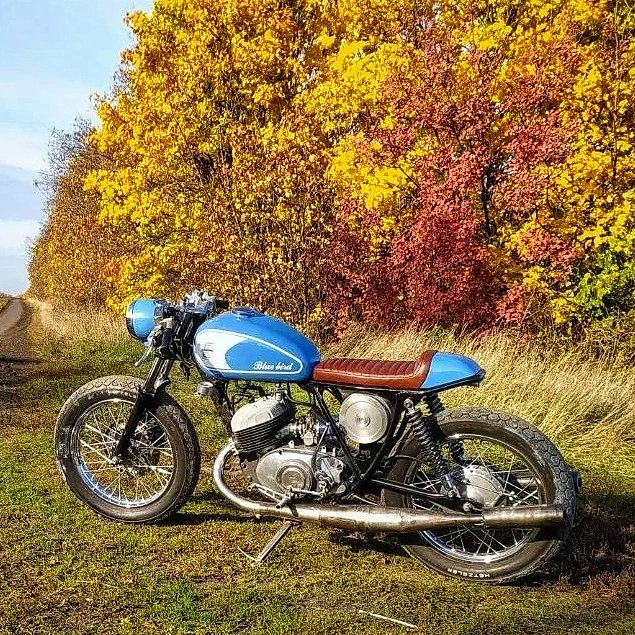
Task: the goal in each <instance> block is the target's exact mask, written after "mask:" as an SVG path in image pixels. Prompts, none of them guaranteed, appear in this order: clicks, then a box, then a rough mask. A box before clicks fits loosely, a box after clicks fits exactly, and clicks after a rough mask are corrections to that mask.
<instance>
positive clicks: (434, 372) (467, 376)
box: [421, 352, 485, 392]
mask: <svg viewBox="0 0 635 635" xmlns="http://www.w3.org/2000/svg"><path fill="white" fill-rule="evenodd" d="M483 377H485V370H483V369H482V368H481V367H480V366H479V365H478V364H477V363H476V362H475V361H474V360H473V359H471V358H470V357H466V356H465V355H459V354H458V353H442V352H439V353H437V354H436V355H435V356H434V358H433V360H432V362H431V363H430V369H429V371H428V374H427V376H426V379H425V381H424V382H423V385H422V386H421V388H422V390H425V391H429V392H440V391H442V390H448V389H449V388H456V387H458V386H469V385H477V384H479V383H480V382H481V381H482V380H483Z"/></svg>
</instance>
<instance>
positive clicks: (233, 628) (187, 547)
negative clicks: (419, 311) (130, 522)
mask: <svg viewBox="0 0 635 635" xmlns="http://www.w3.org/2000/svg"><path fill="white" fill-rule="evenodd" d="M360 342H361V341H357V342H351V343H349V344H344V345H343V347H344V348H346V347H347V346H348V350H349V352H350V351H355V350H358V351H359V350H361V349H360V347H361V348H362V349H363V346H366V350H368V342H366V344H363V343H360ZM395 342H396V340H395V341H393V349H392V350H393V352H394V354H395V355H397V356H399V355H400V354H401V353H400V349H398V347H397V345H396V343H395ZM410 345H412V343H411V344H410ZM36 346H37V347H38V348H39V351H40V352H41V354H42V355H44V356H46V357H47V358H48V359H49V361H48V362H47V363H45V364H43V365H41V366H39V367H38V369H37V370H36V371H35V373H34V374H33V375H32V376H31V378H30V379H29V380H28V381H27V382H26V383H25V384H24V385H23V386H22V388H21V390H20V394H19V395H15V394H12V395H11V397H10V399H9V398H5V400H4V402H2V404H1V407H2V409H3V412H2V413H0V414H2V415H3V416H2V418H1V419H0V422H1V423H0V426H2V430H0V432H2V439H3V440H2V443H1V444H0V633H29V634H30V633H77V634H79V633H82V634H83V633H139V632H148V633H245V634H254V635H255V634H265V633H267V634H277V633H280V634H282V633H316V634H317V633H323V634H327V633H333V634H340V633H341V634H347V633H351V634H352V633H356V634H358V633H365V634H366V633H368V634H374V633H376V634H380V633H382V634H383V633H403V632H411V631H407V629H404V628H403V627H400V626H396V625H391V624H388V623H385V622H379V621H376V620H374V619H372V618H370V617H368V616H365V615H362V614H360V613H359V612H358V611H359V610H360V609H362V610H365V611H371V612H375V613H380V614H383V615H386V616H390V617H394V618H397V619H402V620H405V621H408V622H413V623H415V624H417V625H419V627H420V631H421V632H424V633H434V634H435V635H449V634H458V633H461V634H484V635H485V634H488V635H490V634H493V635H502V634H510V635H511V634H518V635H521V634H542V633H545V634H546V633H562V634H565V633H581V634H589V635H591V634H596V633H607V634H608V633H610V634H611V635H620V634H624V635H626V634H627V633H628V634H631V633H633V632H635V510H634V505H633V503H634V501H635V488H634V487H633V481H632V479H630V478H628V476H629V474H628V472H629V470H628V469H627V466H626V465H625V464H624V463H623V461H624V460H625V457H626V458H627V457H628V454H627V453H626V450H624V448H621V446H620V445H619V444H618V445H615V442H614V441H613V440H611V444H613V445H612V446H611V447H614V448H617V449H618V450H620V452H618V459H619V460H618V461H617V462H616V463H614V464H612V465H611V466H610V469H607V467H606V466H607V465H609V463H610V461H609V458H610V457H604V458H603V459H602V460H597V461H596V462H594V463H593V464H592V465H591V466H590V468H589V469H586V470H585V478H586V483H585V485H586V494H585V498H584V511H583V516H582V519H581V523H580V525H579V526H578V528H577V529H576V532H575V535H574V537H573V540H572V542H571V544H570V545H569V547H568V548H567V549H566V550H565V552H564V553H563V555H562V556H561V557H560V558H559V559H558V560H557V561H555V562H554V563H553V564H552V565H551V566H550V568H549V570H548V571H546V572H545V573H544V574H541V575H540V576H537V577H535V578H533V579H532V580H529V581H527V584H526V585H525V586H512V587H486V586H481V585H478V584H476V583H470V582H460V581H453V580H449V579H446V578H443V577H441V576H439V575H437V574H435V573H433V572H431V571H428V570H427V569H425V568H423V567H421V566H420V565H418V564H417V563H415V562H414V561H412V560H410V559H409V558H407V557H406V556H405V555H403V553H402V552H401V551H400V550H399V549H398V548H397V547H396V546H395V545H393V544H391V543H385V542H381V541H379V540H370V539H367V538H365V537H364V536H360V535H352V536H351V535H348V534H345V533H343V532H338V531H330V530H327V529H320V528H316V527H310V526H306V527H303V528H300V529H294V530H293V531H292V532H291V533H290V534H289V536H288V537H287V538H286V540H285V541H284V542H283V544H282V545H281V547H280V548H279V549H278V550H277V551H276V552H274V554H273V555H272V557H271V558H270V560H269V561H268V562H267V563H265V564H264V565H262V566H261V567H257V568H253V567H251V566H250V565H249V563H248V561H247V560H246V559H245V558H244V557H243V556H242V555H241V554H240V553H239V551H238V547H241V548H242V549H244V550H245V551H247V552H249V553H255V552H257V551H258V550H259V549H260V548H261V547H262V546H263V545H264V543H265V542H266V541H267V540H268V539H269V537H270V535H271V534H272V533H273V531H275V529H276V528H277V523H275V522H265V521H255V520H253V519H250V518H248V517H246V516H244V515H242V514H240V513H239V512H237V511H236V510H234V509H233V508H231V507H230V506H229V505H228V504H226V503H225V502H224V501H223V500H222V499H221V498H220V497H219V495H218V494H217V493H216V491H215V489H214V487H213V485H212V483H211V475H210V473H211V462H212V460H213V456H214V454H215V452H216V450H217V449H218V448H219V447H220V445H221V443H222V441H223V437H224V434H223V431H222V428H221V425H220V424H219V423H218V422H217V421H215V419H214V417H213V416H212V415H211V410H210V408H209V404H207V403H206V402H205V401H204V400H200V399H198V398H196V397H194V396H193V392H194V385H195V384H194V382H191V383H190V384H189V385H188V384H186V383H185V382H184V380H182V379H178V380H176V381H175V384H174V385H173V387H172V388H171V390H172V392H173V393H174V394H175V396H176V397H177V398H178V399H179V400H180V401H181V402H182V403H183V405H184V406H185V408H186V409H187V410H188V412H189V413H190V415H191V417H192V419H193V421H194V422H195V425H196V427H197V431H198V433H199V435H200V438H201V444H202V446H203V449H204V462H203V471H202V474H201V479H200V482H199V485H198V488H197V491H196V493H195V495H194V497H193V499H192V500H191V501H190V502H189V503H188V504H187V505H186V506H185V507H184V508H183V510H182V511H181V512H180V513H179V514H178V515H177V516H176V517H175V518H174V520H173V521H172V522H170V523H169V524H166V525H161V526H148V527H131V526H125V525H117V524H113V523H109V522H106V521H105V520H103V519H101V518H99V517H97V516H96V515H94V514H92V513H91V512H90V511H88V510H87V509H85V508H84V507H83V506H82V505H81V504H80V503H79V502H78V501H77V500H76V499H75V498H74V497H73V496H72V495H71V494H70V493H69V492H68V490H67V489H66V488H65V486H64V485H63V483H62V481H61V479H60V477H59V476H58V474H57V471H56V468H55V464H54V459H53V447H52V430H53V425H54V422H55V417H56V413H57V411H58V410H59V408H60V407H61V405H62V403H63V402H64V400H65V399H66V398H67V397H68V395H69V394H70V393H71V392H72V390H74V389H75V388H77V387H79V386H80V385H81V384H83V383H84V382H86V381H88V380H89V379H92V378H94V377H97V376H99V375H104V374H114V373H124V374H140V373H142V372H143V369H141V370H139V369H135V368H134V367H133V365H132V362H133V361H134V360H135V359H136V357H137V356H138V355H139V354H140V352H141V351H140V347H137V346H135V345H134V344H132V343H131V342H129V341H128V340H125V339H120V340H119V341H114V342H113V341H103V340H102V341H98V340H91V339H87V338H83V339H76V340H69V339H65V340H58V339H55V338H44V337H40V338H39V340H38V342H36ZM355 346H356V347H357V349H355V348H354V347H355ZM500 346H501V345H500V344H499V347H500ZM383 350H384V352H385V350H386V349H385V348H384V349H383ZM406 353H407V351H404V352H403V354H404V355H405V354H406ZM477 357H478V355H477ZM52 360H54V361H52ZM489 362H490V363H491V364H493V370H494V374H495V373H496V372H497V371H496V369H497V368H498V366H496V364H495V363H494V362H495V360H494V359H493V358H492V359H490V360H489ZM500 363H501V364H502V363H503V361H502V357H501V361H500ZM606 372H608V371H606ZM174 375H175V377H176V375H177V373H176V372H175V373H174ZM611 377H613V379H614V376H613V375H611ZM613 379H612V381H613ZM516 380H517V378H515V379H514V380H513V381H511V378H508V382H511V383H509V385H508V387H507V388H505V387H504V382H503V380H502V378H501V379H500V385H501V388H500V390H503V393H504V394H502V395H500V396H499V400H500V401H504V402H505V403H506V404H507V405H508V406H510V408H511V409H512V410H517V409H518V408H519V406H518V404H519V403H520V398H519V397H518V396H517V395H516V393H517V392H518V390H519V389H520V387H519V385H518V383H517V381H516ZM492 381H494V380H492ZM496 381H499V380H496ZM563 382H564V383H566V382H565V381H564V379H563ZM492 390H493V389H492V388H491V387H490V388H488V387H487V386H486V387H485V389H484V391H483V392H482V393H480V394H481V399H483V400H484V401H483V402H482V403H486V402H487V403H490V402H492V401H496V400H495V397H494V395H493V392H492ZM459 396H460V397H464V398H465V399H468V398H469V400H470V401H471V402H473V403H476V402H478V399H479V392H478V391H472V392H470V393H465V394H463V395H459ZM514 399H515V400H516V401H514ZM629 399H632V396H629ZM505 400H507V401H505ZM532 403H533V402H532V400H531V399H529V404H530V406H531V404H532ZM550 403H552V402H551V401H549V399H547V405H546V406H545V408H546V409H547V410H546V413H545V414H544V415H543V418H542V420H541V421H539V423H544V422H545V421H547V423H548V422H550V421H552V420H555V419H554V418H555V416H556V415H555V413H551V412H550V408H551V407H552V406H550V405H549V404H550ZM564 403H565V402H563V401H562V400H561V405H562V404H564ZM494 405H500V404H499V403H498V402H496V404H494ZM531 407H533V406H531ZM562 407H564V406H562ZM567 407H570V408H572V407H573V405H571V404H570V405H569V406H567ZM598 408H600V409H601V412H600V413H599V414H597V415H594V416H593V417H591V418H590V419H589V421H591V420H592V421H595V422H596V423H594V424H593V425H597V422H598V421H600V422H601V421H604V418H605V414H606V413H605V412H604V410H605V406H604V405H603V404H598ZM571 412H574V411H571ZM602 413H604V414H602ZM549 417H551V418H549ZM631 423H633V422H632V421H631ZM564 434H565V432H564V431H561V437H560V440H561V441H562V440H563V438H562V435H564ZM580 439H582V437H580ZM564 441H566V439H564ZM580 443H581V442H580ZM601 444H602V440H601V439H600V438H598V439H597V443H596V445H597V447H601ZM564 446H565V450H566V452H567V454H568V458H569V459H570V460H572V461H573V462H574V463H575V464H576V467H585V466H584V465H582V464H581V463H580V461H581V460H582V459H583V458H584V457H585V456H587V455H588V452H587V450H586V449H585V448H587V445H585V444H582V445H580V444H579V443H578V441H576V442H575V443H574V442H571V443H569V444H567V443H564ZM631 467H632V466H631ZM622 472H624V474H625V477H624V478H623V479H621V478H620V474H621V473H622Z"/></svg>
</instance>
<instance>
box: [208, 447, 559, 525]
mask: <svg viewBox="0 0 635 635" xmlns="http://www.w3.org/2000/svg"><path fill="white" fill-rule="evenodd" d="M235 452H236V449H235V447H234V443H233V442H232V441H230V442H229V443H228V444H227V445H226V446H225V447H224V448H223V449H222V450H221V451H220V452H219V454H218V456H217V457H216V461H215V462H214V475H213V478H214V482H215V483H216V487H218V490H219V491H220V493H221V494H222V495H223V496H224V497H225V498H226V499H227V500H228V501H229V502H230V503H231V504H232V505H234V506H235V507H237V508H238V509H241V510H242V511H244V512H248V513H250V514H253V515H254V516H256V518H260V517H261V516H274V517H276V518H284V519H285V520H291V521H295V522H301V523H312V524H316V525H322V526H325V527H335V528H337V529H349V530H355V531H367V532H384V533H397V534H399V533H413V532H417V531H425V530H429V529H444V528H447V527H457V526H464V527H466V526H487V527H491V528H495V529H503V528H522V527H547V526H555V525H560V524H561V523H562V522H563V520H564V510H563V507H562V506H561V505H531V506H530V505H527V506H524V507H492V508H488V509H484V510H482V511H481V512H480V513H479V514H462V513H460V512H451V511H448V512H430V511H421V510H414V509H406V508H400V507H380V506H373V505H312V504H309V503H302V504H299V505H294V504H292V503H290V504H289V505H287V506H284V507H281V508H277V507H276V506H275V504H274V503H263V502H260V501H254V500H251V499H249V498H245V497H244V496H240V495H238V494H236V493H235V492H234V491H233V490H232V489H230V487H229V486H228V485H227V483H225V479H224V478H223V473H224V470H225V465H226V464H227V461H228V460H229V458H230V457H231V456H232V455H233V454H235Z"/></svg>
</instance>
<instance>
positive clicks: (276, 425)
mask: <svg viewBox="0 0 635 635" xmlns="http://www.w3.org/2000/svg"><path fill="white" fill-rule="evenodd" d="M293 415H294V411H293V408H292V407H291V406H290V405H289V404H287V403H286V402H285V401H283V400H280V399H277V398H276V397H263V398H262V399H257V400H256V401H253V402H251V403H248V404H245V405H244V406H243V407H242V408H239V409H238V410H237V411H236V413H235V414H234V416H233V417H232V420H231V430H232V435H233V438H234V443H235V445H236V449H237V450H238V451H239V452H246V453H249V452H258V451H260V450H262V449H264V448H266V447H269V446H271V445H272V444H273V443H274V442H275V439H276V432H277V431H278V430H280V428H283V427H284V426H285V425H287V424H288V423H290V422H291V420H292V419H293Z"/></svg>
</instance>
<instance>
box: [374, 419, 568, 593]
mask: <svg viewBox="0 0 635 635" xmlns="http://www.w3.org/2000/svg"><path fill="white" fill-rule="evenodd" d="M437 421H438V423H439V426H440V430H441V439H440V446H441V451H442V454H443V455H444V457H445V459H446V460H447V461H448V466H449V468H450V472H451V474H452V476H453V479H454V482H455V483H456V484H457V488H458V490H459V493H460V494H461V497H462V499H463V498H464V499H465V501H466V503H468V504H469V505H473V506H475V507H481V508H482V507H496V506H522V505H540V504H558V505H562V506H563V507H564V522H563V524H562V525H560V526H559V527H543V528H518V529H514V528H510V529H489V528H486V527H483V528H475V527H455V528H451V529H444V530H438V531H422V532H419V533H417V534H413V535H407V536H403V537H402V544H403V546H404V548H405V550H406V551H407V552H408V553H409V554H410V555H411V556H413V557H414V558H416V559H417V560H419V561H420V562H422V563H423V564H425V565H426V566H428V567H430V568H432V569H434V570H436V571H438V572H440V573H443V574H445V575H449V576H452V577H456V578H462V579H465V578H472V579H477V580H480V581H482V582H491V583H503V582H513V581H515V580H518V579H520V578H522V577H524V576H526V575H528V574H530V573H532V572H533V571H535V570H537V569H538V568H540V567H541V566H543V565H544V564H545V563H546V562H547V561H548V560H549V559H550V558H552V557H553V556H554V555H555V554H556V552H557V551H558V549H559V548H560V546H561V545H562V543H563V541H564V540H565V539H566V537H567V536H568V534H569V532H570V530H571V527H572V525H573V522H574V519H575V511H576V488H575V484H574V481H573V477H572V474H571V473H570V471H569V469H568V468H567V466H566V464H565V462H564V460H563V458H562V456H561V455H560V453H559V452H558V450H557V448H556V447H555V446H554V445H553V443H551V441H549V439H547V437H545V436H544V435H543V434H542V433H541V432H540V431H539V430H537V429H536V428H535V427H533V426H532V425H530V424H529V423H527V422H526V421H523V420H522V419H518V418H515V417H511V416H509V415H506V414H503V413H499V412H492V411H488V410H483V409H480V408H460V409H455V410H447V411H444V412H442V413H440V414H439V415H438V417H437ZM398 454H399V455H401V456H404V457H415V458H416V459H417V460H408V459H405V458H404V459H399V460H398V461H397V462H396V463H395V466H394V468H393V469H392V470H391V473H390V475H389V478H390V479H392V480H396V481H400V482H404V483H408V484H411V485H415V486H417V487H419V488H420V489H422V490H424V491H429V492H430V493H433V494H434V493H437V494H438V493H441V492H442V482H441V480H440V479H439V478H438V477H436V476H435V474H434V473H433V471H432V470H431V469H430V468H429V467H428V466H426V465H425V462H424V461H423V459H421V458H420V452H419V447H418V443H417V440H416V439H415V438H414V437H413V436H410V437H409V438H408V439H407V440H406V441H405V443H404V444H403V445H402V447H401V448H400V450H399V452H398ZM384 503H385V504H386V505H389V506H395V507H410V508H414V509H422V510H423V509H425V510H435V509H440V508H439V507H438V506H437V505H436V504H435V503H433V502H431V499H429V498H425V497H421V498H417V497H412V496H409V495H400V494H396V493H394V492H388V491H384Z"/></svg>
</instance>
